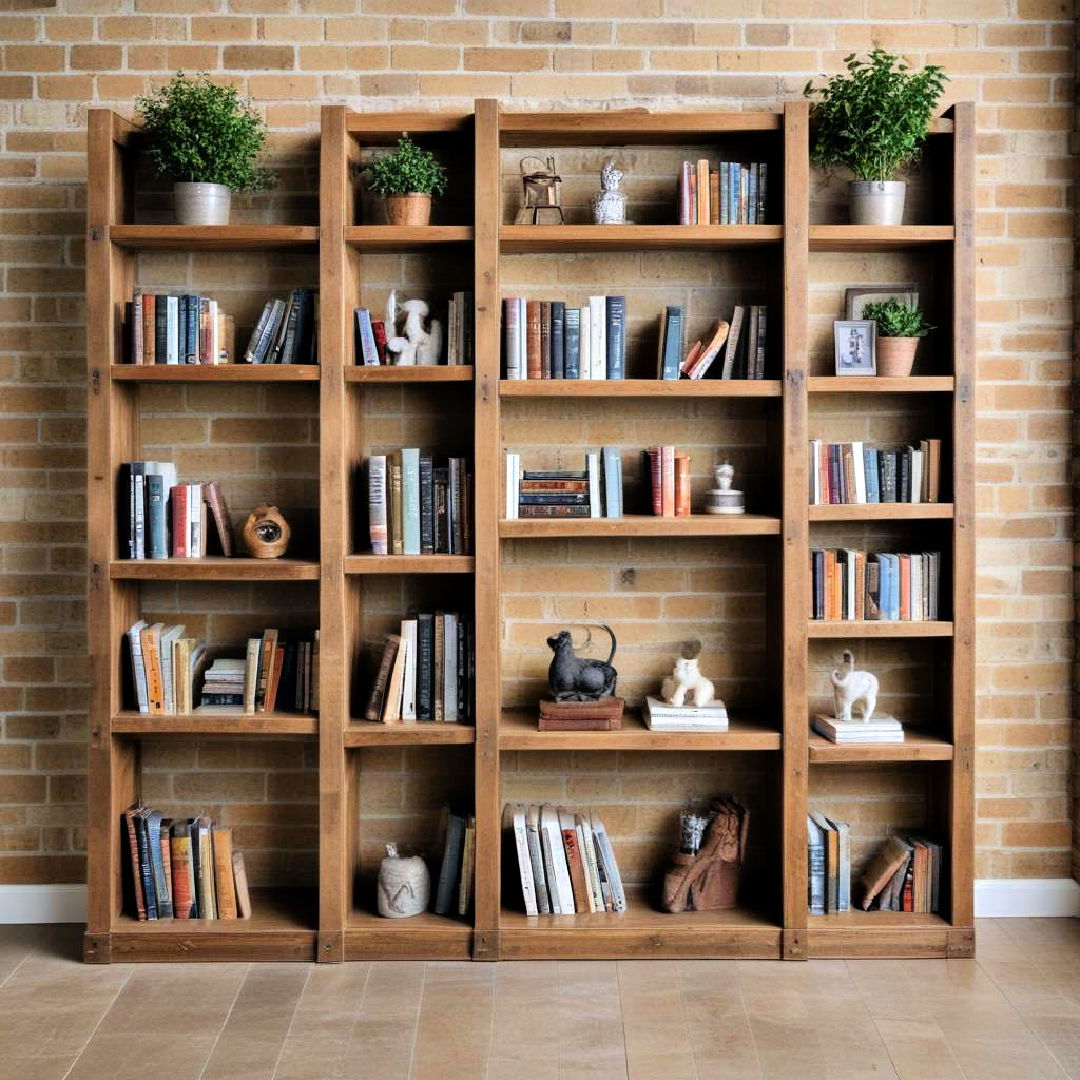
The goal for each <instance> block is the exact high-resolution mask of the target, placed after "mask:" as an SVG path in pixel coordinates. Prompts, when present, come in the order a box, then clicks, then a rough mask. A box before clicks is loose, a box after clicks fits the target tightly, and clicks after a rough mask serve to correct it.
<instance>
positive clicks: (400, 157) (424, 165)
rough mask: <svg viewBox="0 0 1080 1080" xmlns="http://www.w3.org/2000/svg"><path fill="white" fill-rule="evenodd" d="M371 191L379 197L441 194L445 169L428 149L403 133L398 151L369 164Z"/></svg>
mask: <svg viewBox="0 0 1080 1080" xmlns="http://www.w3.org/2000/svg"><path fill="white" fill-rule="evenodd" d="M370 171H371V188H372V190H373V191H375V192H377V193H378V194H379V195H414V194H415V195H441V194H442V193H443V192H444V191H445V190H446V169H445V168H443V166H442V165H440V164H439V162H438V160H437V159H436V157H435V155H434V154H433V153H431V151H430V150H425V149H423V148H422V147H420V146H417V145H416V143H414V142H413V141H412V139H410V138H409V136H408V134H404V135H402V136H401V138H400V139H398V144H397V149H396V150H394V151H392V152H391V153H389V154H383V156H382V157H379V158H376V159H375V160H374V161H373V162H372V163H371V170H370Z"/></svg>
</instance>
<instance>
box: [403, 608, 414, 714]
mask: <svg viewBox="0 0 1080 1080" xmlns="http://www.w3.org/2000/svg"><path fill="white" fill-rule="evenodd" d="M401 647H402V648H404V649H405V671H404V673H403V678H402V685H401V719H402V720H409V721H415V720H416V620H415V619H402V620H401Z"/></svg>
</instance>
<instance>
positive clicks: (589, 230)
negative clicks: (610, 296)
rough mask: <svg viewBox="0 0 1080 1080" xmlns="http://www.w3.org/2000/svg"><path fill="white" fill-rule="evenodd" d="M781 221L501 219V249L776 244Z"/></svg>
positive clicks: (781, 230) (704, 248) (781, 235)
mask: <svg viewBox="0 0 1080 1080" xmlns="http://www.w3.org/2000/svg"><path fill="white" fill-rule="evenodd" d="M783 238H784V227H783V226H782V225H503V226H502V228H501V229H500V230H499V249H500V250H501V251H502V252H504V253H510V254H531V253H542V252H560V251H572V252H581V251H721V250H723V249H725V248H743V247H759V246H774V245H776V244H779V243H780V242H781V240H783Z"/></svg>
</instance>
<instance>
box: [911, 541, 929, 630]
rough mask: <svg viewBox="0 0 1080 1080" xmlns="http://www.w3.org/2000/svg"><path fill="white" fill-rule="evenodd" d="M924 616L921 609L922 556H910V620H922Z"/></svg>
mask: <svg viewBox="0 0 1080 1080" xmlns="http://www.w3.org/2000/svg"><path fill="white" fill-rule="evenodd" d="M925 618H926V612H925V611H924V610H923V557H922V556H921V555H912V556H911V621H912V622H922V621H923V620H924V619H925Z"/></svg>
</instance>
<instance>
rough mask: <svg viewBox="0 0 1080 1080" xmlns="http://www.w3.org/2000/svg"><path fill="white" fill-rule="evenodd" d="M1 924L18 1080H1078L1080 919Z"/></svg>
mask: <svg viewBox="0 0 1080 1080" xmlns="http://www.w3.org/2000/svg"><path fill="white" fill-rule="evenodd" d="M79 934H80V931H79V928H76V927H55V928H51V927H0V1078H2V1080H61V1078H71V1080H148V1078H151V1077H152V1078H157V1077H161V1078H163V1080H264V1078H265V1080H270V1078H274V1080H345V1078H349V1080H354V1078H355V1080H361V1078H362V1080H405V1078H410V1080H470V1078H473V1077H476V1078H483V1080H571V1078H581V1080H616V1078H621V1080H625V1078H631V1080H654V1078H655V1080H692V1078H700V1080H725V1078H738V1080H743V1078H749V1077H777V1078H785V1080H786V1078H792V1080H818V1078H821V1080H863V1078H875V1080H876V1078H882V1077H902V1078H904V1080H915V1078H919V1080H951V1078H954V1077H967V1078H970V1080H1042V1078H1044V1077H1077V1078H1080V922H1077V921H1073V920H1064V919H1059V920H1049V919H1048V920H1026V919H1013V920H1000V921H983V922H981V923H980V924H979V931H978V934H979V945H978V947H979V958H978V960H977V961H971V960H952V961H944V960H909V961H900V960H863V961H855V962H845V961H841V960H818V961H812V962H810V963H806V964H799V963H779V962H777V963H770V962H764V961H749V962H744V961H680V962H669V961H647V960H646V961H620V962H595V963H586V962H559V963H553V962H552V963H531V964H530V963H507V964H458V963H430V964H423V963H377V964H346V965H339V966H332V965H325V966H315V965H303V964H250V965H249V964H177V965H154V964H144V965H132V966H115V967H88V966H84V965H83V964H81V963H79V962H78V960H77V959H76V958H77V956H78V949H79Z"/></svg>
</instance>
